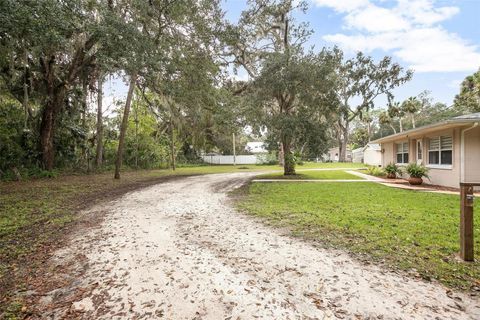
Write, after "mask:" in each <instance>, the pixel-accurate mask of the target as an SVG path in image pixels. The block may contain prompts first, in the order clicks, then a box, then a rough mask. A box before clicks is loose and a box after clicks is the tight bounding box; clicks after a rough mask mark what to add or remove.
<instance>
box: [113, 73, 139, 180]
mask: <svg viewBox="0 0 480 320" xmlns="http://www.w3.org/2000/svg"><path fill="white" fill-rule="evenodd" d="M136 79H137V76H136V74H133V75H132V76H131V78H130V85H129V87H128V94H127V101H125V109H124V110H123V119H122V124H121V127H120V137H119V138H118V149H117V159H116V161H115V175H114V178H115V179H120V168H121V167H122V161H123V148H124V145H125V135H126V133H127V128H128V115H129V114H130V106H131V104H132V96H133V89H134V88H135V81H136Z"/></svg>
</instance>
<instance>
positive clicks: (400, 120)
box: [398, 118, 403, 132]
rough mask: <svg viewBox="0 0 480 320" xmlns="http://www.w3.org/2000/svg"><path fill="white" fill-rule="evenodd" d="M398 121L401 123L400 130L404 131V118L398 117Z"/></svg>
mask: <svg viewBox="0 0 480 320" xmlns="http://www.w3.org/2000/svg"><path fill="white" fill-rule="evenodd" d="M398 122H399V123H400V132H403V121H402V118H399V119H398Z"/></svg>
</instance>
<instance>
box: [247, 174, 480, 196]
mask: <svg viewBox="0 0 480 320" xmlns="http://www.w3.org/2000/svg"><path fill="white" fill-rule="evenodd" d="M313 170H319V171H324V170H326V171H328V170H345V172H347V173H349V174H352V175H354V176H357V177H359V178H362V180H358V179H357V180H355V179H337V180H336V179H255V180H252V181H253V182H317V183H318V182H320V183H321V182H325V183H331V182H375V183H379V184H382V185H384V186H387V187H392V188H398V189H405V190H414V191H420V192H431V193H442V194H452V195H459V194H460V191H457V190H442V189H438V188H436V187H434V186H429V185H421V186H412V185H410V184H408V183H407V181H406V180H405V179H384V178H380V177H374V176H371V175H368V174H365V173H362V172H359V171H358V169H357V170H348V169H347V168H345V169H341V168H335V169H330V168H327V169H305V170H297V171H313ZM474 194H475V195H476V196H480V192H475V193H474Z"/></svg>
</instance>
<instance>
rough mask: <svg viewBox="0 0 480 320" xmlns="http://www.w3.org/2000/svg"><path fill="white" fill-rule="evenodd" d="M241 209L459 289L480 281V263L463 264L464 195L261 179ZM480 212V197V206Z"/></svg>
mask: <svg viewBox="0 0 480 320" xmlns="http://www.w3.org/2000/svg"><path fill="white" fill-rule="evenodd" d="M248 188H249V189H248V193H247V195H243V196H242V197H240V200H239V201H238V202H237V204H238V206H239V207H240V208H241V209H244V210H246V211H247V212H249V213H251V214H253V215H256V216H260V217H264V218H266V219H267V221H269V222H271V223H273V224H275V225H280V226H289V227H291V228H292V232H293V233H294V234H296V235H299V236H304V237H307V238H313V239H319V240H320V241H321V242H322V243H323V244H325V245H327V246H332V247H340V248H345V249H347V250H349V251H352V252H354V253H359V254H362V256H365V254H366V256H367V259H373V260H377V261H384V262H386V263H387V264H388V265H390V266H392V267H395V268H400V269H404V270H414V269H415V270H417V271H418V273H419V274H420V275H421V276H423V277H424V278H426V279H428V278H435V279H438V280H439V281H441V282H443V283H444V284H446V285H448V286H450V287H453V288H459V289H469V288H471V287H472V286H474V285H475V286H479V285H480V262H474V263H463V262H458V260H457V259H456V254H457V252H458V250H459V244H458V242H459V234H458V233H459V232H458V228H459V199H458V198H459V197H458V196H455V195H444V194H434V193H421V192H415V191H410V190H401V189H396V188H390V187H386V186H382V185H379V184H374V183H371V184H363V183H362V184H357V183H328V184H327V183H325V184H305V183H288V184H284V183H268V184H265V183H253V184H251V185H250V186H249V187H248ZM475 211H476V212H480V201H477V203H476V205H475ZM475 234H476V237H475V255H476V256H477V257H478V259H479V260H480V224H479V223H477V224H476V228H475Z"/></svg>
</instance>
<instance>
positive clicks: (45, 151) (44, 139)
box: [40, 99, 56, 170]
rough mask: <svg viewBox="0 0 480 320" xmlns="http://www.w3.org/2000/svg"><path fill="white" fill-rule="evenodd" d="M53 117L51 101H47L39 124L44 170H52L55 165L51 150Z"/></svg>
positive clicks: (53, 110) (52, 150)
mask: <svg viewBox="0 0 480 320" xmlns="http://www.w3.org/2000/svg"><path fill="white" fill-rule="evenodd" d="M55 117H56V112H55V106H54V103H53V101H52V100H51V99H49V101H47V103H46V105H45V108H44V109H43V112H42V122H41V124H40V151H41V153H42V163H43V168H44V169H45V170H52V169H53V166H54V164H55V150H54V148H53V134H54V125H55Z"/></svg>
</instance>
